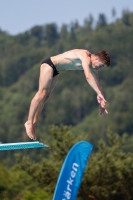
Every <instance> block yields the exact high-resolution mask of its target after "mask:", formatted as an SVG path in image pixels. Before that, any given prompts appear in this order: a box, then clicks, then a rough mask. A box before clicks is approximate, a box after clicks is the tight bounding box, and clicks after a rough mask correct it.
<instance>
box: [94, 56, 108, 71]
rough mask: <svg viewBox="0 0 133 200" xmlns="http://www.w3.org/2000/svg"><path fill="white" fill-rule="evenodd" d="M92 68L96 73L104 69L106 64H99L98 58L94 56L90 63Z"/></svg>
mask: <svg viewBox="0 0 133 200" xmlns="http://www.w3.org/2000/svg"><path fill="white" fill-rule="evenodd" d="M92 67H93V69H95V70H97V71H98V70H100V69H102V68H104V67H106V64H104V63H103V62H101V61H100V60H99V58H98V57H97V56H95V58H94V59H93V61H92Z"/></svg>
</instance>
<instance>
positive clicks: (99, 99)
mask: <svg viewBox="0 0 133 200" xmlns="http://www.w3.org/2000/svg"><path fill="white" fill-rule="evenodd" d="M97 101H98V103H99V104H100V105H101V107H102V108H104V107H105V103H106V100H105V99H104V96H103V95H102V94H101V93H99V94H98V95H97Z"/></svg>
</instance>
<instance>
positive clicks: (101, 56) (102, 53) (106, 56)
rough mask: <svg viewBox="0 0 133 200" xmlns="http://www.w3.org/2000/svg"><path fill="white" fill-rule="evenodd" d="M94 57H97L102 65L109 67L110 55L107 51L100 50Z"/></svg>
mask: <svg viewBox="0 0 133 200" xmlns="http://www.w3.org/2000/svg"><path fill="white" fill-rule="evenodd" d="M95 55H96V56H98V57H99V59H100V60H101V61H102V62H103V63H104V64H106V65H107V66H109V65H110V55H109V53H108V52H107V51H105V50H102V51H99V52H98V53H96V54H95Z"/></svg>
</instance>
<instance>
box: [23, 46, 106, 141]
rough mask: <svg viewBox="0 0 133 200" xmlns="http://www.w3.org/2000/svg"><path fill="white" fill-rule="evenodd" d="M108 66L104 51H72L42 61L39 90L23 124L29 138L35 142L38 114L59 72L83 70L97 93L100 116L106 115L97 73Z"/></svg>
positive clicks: (104, 101)
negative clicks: (93, 52)
mask: <svg viewBox="0 0 133 200" xmlns="http://www.w3.org/2000/svg"><path fill="white" fill-rule="evenodd" d="M109 65H110V56H109V54H108V53H107V52H106V51H104V50H103V51H99V52H98V53H96V54H92V53H90V52H89V51H87V50H84V49H74V50H70V51H67V52H64V53H62V54H59V55H56V56H52V57H50V58H47V59H46V60H44V61H43V62H42V64H41V67H40V78H39V89H38V92H37V93H36V94H35V96H34V97H33V99H32V101H31V105H30V110H29V116H28V121H27V122H26V123H25V128H26V133H27V135H28V136H29V138H31V139H32V140H36V134H35V129H36V123H37V120H38V117H39V114H40V113H41V111H42V109H43V107H44V104H45V102H46V101H47V99H48V98H49V96H50V94H51V92H52V90H53V89H54V87H55V85H56V83H57V79H58V76H59V75H58V74H59V71H61V70H84V74H85V78H86V80H87V82H88V83H89V85H90V86H91V87H92V88H93V90H94V91H95V92H96V93H97V101H98V103H99V109H100V114H101V115H102V114H104V113H108V111H107V109H106V106H105V104H106V100H105V98H104V96H103V92H102V87H101V85H100V83H99V81H98V76H97V72H98V70H100V69H102V68H104V67H106V66H109Z"/></svg>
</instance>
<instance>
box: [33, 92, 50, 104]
mask: <svg viewBox="0 0 133 200" xmlns="http://www.w3.org/2000/svg"><path fill="white" fill-rule="evenodd" d="M47 96H48V91H47V90H42V91H38V92H37V94H36V95H35V98H36V100H37V101H42V100H43V99H45V98H46V97H47Z"/></svg>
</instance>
